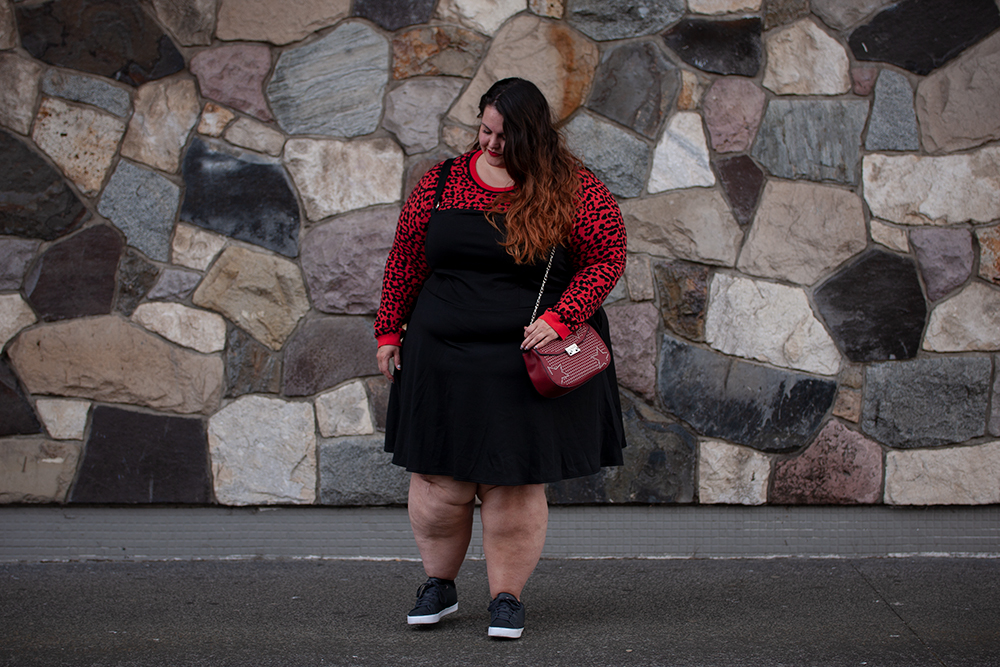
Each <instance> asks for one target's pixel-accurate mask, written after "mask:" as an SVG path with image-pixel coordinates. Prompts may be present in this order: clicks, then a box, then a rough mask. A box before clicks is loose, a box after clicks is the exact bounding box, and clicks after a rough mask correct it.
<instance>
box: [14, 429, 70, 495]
mask: <svg viewBox="0 0 1000 667" xmlns="http://www.w3.org/2000/svg"><path fill="white" fill-rule="evenodd" d="M79 459H80V445H77V444H72V443H68V442H53V441H52V440H46V439H45V438H35V437H32V438H27V439H23V438H19V439H16V440H15V439H12V438H11V439H3V440H0V504H8V503H61V502H64V501H65V500H66V493H67V491H69V485H70V484H71V483H72V482H73V475H74V474H75V473H76V465H77V462H78V461H79Z"/></svg>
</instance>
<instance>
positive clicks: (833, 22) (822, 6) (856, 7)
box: [810, 0, 893, 30]
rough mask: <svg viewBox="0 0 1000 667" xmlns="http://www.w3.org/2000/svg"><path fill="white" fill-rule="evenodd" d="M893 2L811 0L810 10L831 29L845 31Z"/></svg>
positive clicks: (877, 0)
mask: <svg viewBox="0 0 1000 667" xmlns="http://www.w3.org/2000/svg"><path fill="white" fill-rule="evenodd" d="M892 2H893V0H811V3H810V4H811V5H812V10H813V12H814V13H815V14H816V16H818V17H820V18H821V19H823V22H824V23H826V24H827V25H828V26H830V27H831V28H836V29H837V30H845V29H847V28H850V27H851V26H853V25H855V24H856V23H858V21H861V20H862V19H865V18H867V17H869V16H871V15H872V13H874V12H875V10H877V9H880V8H882V7H885V6H886V5H888V4H891V3H892Z"/></svg>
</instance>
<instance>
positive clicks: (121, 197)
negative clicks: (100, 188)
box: [97, 160, 181, 262]
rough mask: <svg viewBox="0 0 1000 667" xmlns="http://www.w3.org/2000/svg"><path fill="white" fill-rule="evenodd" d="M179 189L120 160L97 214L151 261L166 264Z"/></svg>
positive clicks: (152, 172)
mask: <svg viewBox="0 0 1000 667" xmlns="http://www.w3.org/2000/svg"><path fill="white" fill-rule="evenodd" d="M180 198H181V189H180V188H179V187H177V185H176V184H175V183H174V182H173V181H171V180H169V179H167V178H165V177H163V176H161V175H160V174H158V173H156V172H155V171H150V170H149V169H143V168H142V167H138V166H136V165H134V164H132V163H131V162H127V161H125V160H119V162H118V166H117V167H116V168H115V173H114V174H112V175H111V180H110V181H109V182H108V185H107V187H105V188H104V194H103V195H101V201H100V203H99V204H98V206H97V211H98V212H99V213H100V214H101V215H103V216H104V217H105V218H107V219H108V220H110V221H111V222H113V223H114V225H115V227H117V228H118V229H120V230H122V231H123V232H124V233H125V238H126V239H127V240H128V244H129V245H130V246H132V247H134V248H138V249H139V250H141V251H142V252H143V253H144V254H145V255H146V256H147V257H149V258H150V259H155V260H157V261H160V262H165V261H167V256H168V254H169V250H170V233H171V231H172V230H173V228H174V220H175V219H176V218H177V207H178V205H179V204H180Z"/></svg>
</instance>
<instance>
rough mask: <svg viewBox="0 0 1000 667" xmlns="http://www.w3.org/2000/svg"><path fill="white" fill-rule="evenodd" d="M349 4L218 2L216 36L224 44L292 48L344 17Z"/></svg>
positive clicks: (343, 0)
mask: <svg viewBox="0 0 1000 667" xmlns="http://www.w3.org/2000/svg"><path fill="white" fill-rule="evenodd" d="M350 8H351V2H350V0H304V1H302V2H295V3H291V4H275V3H273V2H267V1H266V0H219V13H218V19H217V24H216V29H215V36H216V37H218V38H219V39H221V40H224V41H234V42H270V43H271V44H277V45H279V46H281V45H282V44H291V43H292V42H297V41H299V40H301V39H303V38H305V37H308V36H309V35H311V34H313V33H314V32H317V31H319V30H322V29H323V28H326V27H328V26H331V25H333V24H335V23H337V21H339V20H340V19H342V18H344V17H345V16H347V14H348V12H349V11H350Z"/></svg>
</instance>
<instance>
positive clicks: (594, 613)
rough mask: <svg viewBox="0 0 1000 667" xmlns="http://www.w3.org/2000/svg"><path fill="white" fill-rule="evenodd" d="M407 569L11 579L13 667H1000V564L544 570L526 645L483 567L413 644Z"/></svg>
mask: <svg viewBox="0 0 1000 667" xmlns="http://www.w3.org/2000/svg"><path fill="white" fill-rule="evenodd" d="M422 578H423V577H422V571H421V568H420V565H419V564H417V563H412V562H400V561H388V562H386V561H301V560H300V561H201V562H140V563H135V562H94V563H63V564H6V565H0V665H9V666H12V667H13V666H17V667H30V666H32V665H45V666H46V667H48V666H58V665H71V666H81V665H95V666H96V665H101V666H109V667H110V666H115V667H124V666H132V665H136V666H140V665H141V666H146V665H150V666H160V665H163V666H167V665H169V666H171V667H181V666H189V665H191V666H197V665H206V666H211V667H227V666H229V665H234V666H243V665H247V666H253V667H264V666H272V665H273V666H275V667H295V666H298V665H303V666H306V665H308V666H316V665H377V666H382V665H386V666H396V665H399V666H406V665H435V666H438V665H440V666H450V665H463V666H464V665H492V664H498V665H566V666H574V667H583V666H589V665H602V666H603V665H608V666H616V667H617V666H619V665H624V666H645V665H664V666H711V667H740V666H747V667H757V666H763V665H768V666H777V665H787V666H790V667H792V666H794V667H800V666H805V665H817V666H823V667H839V666H841V665H844V666H864V665H868V666H872V667H875V666H886V667H895V666H898V667H918V666H922V665H934V666H940V665H947V666H948V667H958V666H960V665H961V666H971V665H975V666H996V665H1000V560H991V559H951V558H900V559H861V560H804V559H774V560H544V561H542V563H541V564H540V565H539V568H538V570H537V571H536V573H535V575H534V577H533V579H532V580H531V582H529V585H528V588H527V589H526V590H525V593H524V596H523V599H524V602H525V604H526V610H527V624H526V630H525V634H524V637H523V638H522V639H521V640H519V641H513V642H511V641H498V640H491V639H488V638H487V637H486V625H487V622H488V615H487V612H486V605H487V603H488V592H487V588H486V582H485V565H484V564H483V563H482V562H480V561H471V562H468V563H467V564H466V566H465V568H464V569H463V571H462V575H461V577H460V578H459V580H458V586H459V600H460V602H459V605H460V606H459V611H458V613H456V614H453V615H451V616H449V617H447V618H446V619H445V620H443V621H442V622H441V624H439V625H438V626H437V627H435V628H433V629H425V630H416V629H411V628H409V627H408V626H407V625H406V624H405V620H404V617H405V614H406V611H407V610H408V608H409V606H410V602H411V601H412V598H413V595H414V593H415V591H416V588H417V585H418V584H419V583H420V582H421V581H422Z"/></svg>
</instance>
